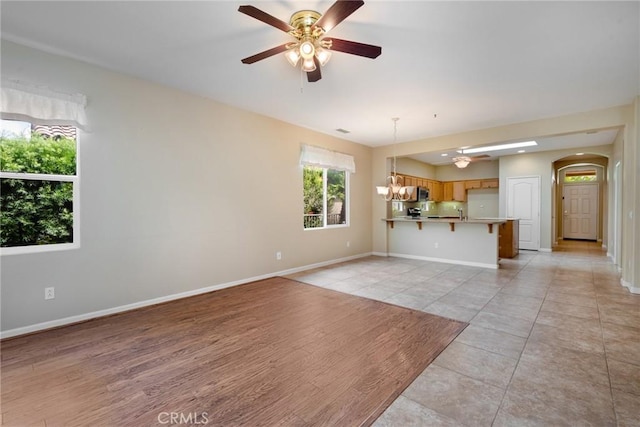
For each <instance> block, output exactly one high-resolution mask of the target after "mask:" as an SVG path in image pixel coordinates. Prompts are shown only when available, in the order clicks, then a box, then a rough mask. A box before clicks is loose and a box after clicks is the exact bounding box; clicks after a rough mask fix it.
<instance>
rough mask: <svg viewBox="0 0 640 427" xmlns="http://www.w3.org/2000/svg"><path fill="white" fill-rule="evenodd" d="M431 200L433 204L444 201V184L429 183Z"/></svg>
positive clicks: (438, 182) (437, 182)
mask: <svg viewBox="0 0 640 427" xmlns="http://www.w3.org/2000/svg"><path fill="white" fill-rule="evenodd" d="M428 184H429V187H428V188H429V200H431V201H433V202H441V201H442V183H441V182H440V181H429V183H428Z"/></svg>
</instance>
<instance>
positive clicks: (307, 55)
mask: <svg viewBox="0 0 640 427" xmlns="http://www.w3.org/2000/svg"><path fill="white" fill-rule="evenodd" d="M315 52H316V48H315V46H314V45H313V43H312V42H311V41H310V40H305V41H303V42H302V43H301V44H300V56H302V58H304V59H305V60H309V59H313V55H314V54H315ZM314 69H315V68H314Z"/></svg>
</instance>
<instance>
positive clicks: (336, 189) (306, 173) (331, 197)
mask: <svg viewBox="0 0 640 427" xmlns="http://www.w3.org/2000/svg"><path fill="white" fill-rule="evenodd" d="M302 176H303V179H302V181H303V188H304V228H319V227H323V226H324V223H325V219H326V224H327V225H337V224H345V223H346V185H345V181H346V172H344V171H339V170H334V169H326V174H325V169H323V168H318V167H312V166H305V167H304V169H303V172H302ZM325 177H326V178H325ZM325 179H326V180H327V185H326V188H327V192H326V195H325V193H324V180H325ZM325 197H326V206H327V212H324V211H323V209H324V203H325V202H324V200H325ZM325 217H326V218H325Z"/></svg>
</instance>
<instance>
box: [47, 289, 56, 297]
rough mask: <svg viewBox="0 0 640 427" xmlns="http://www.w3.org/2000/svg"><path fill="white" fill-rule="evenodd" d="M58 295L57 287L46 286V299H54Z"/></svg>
mask: <svg viewBox="0 0 640 427" xmlns="http://www.w3.org/2000/svg"><path fill="white" fill-rule="evenodd" d="M55 297H56V288H44V299H54V298H55Z"/></svg>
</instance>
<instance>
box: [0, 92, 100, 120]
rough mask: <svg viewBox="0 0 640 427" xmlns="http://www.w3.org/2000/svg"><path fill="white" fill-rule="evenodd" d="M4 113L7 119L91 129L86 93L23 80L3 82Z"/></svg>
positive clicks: (0, 106) (1, 105) (2, 110)
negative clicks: (64, 91)
mask: <svg viewBox="0 0 640 427" xmlns="http://www.w3.org/2000/svg"><path fill="white" fill-rule="evenodd" d="M1 90H2V96H1V97H0V99H1V101H2V102H1V104H0V113H1V114H2V118H3V119H7V120H20V121H25V122H29V123H33V124H38V125H69V126H75V127H77V128H79V129H82V130H87V128H88V126H87V117H86V114H85V107H86V105H87V98H86V96H84V95H82V94H77V93H76V94H68V93H63V92H59V91H57V90H54V89H51V88H48V87H44V86H36V85H33V84H28V83H24V82H19V81H13V80H6V81H2V87H1Z"/></svg>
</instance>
